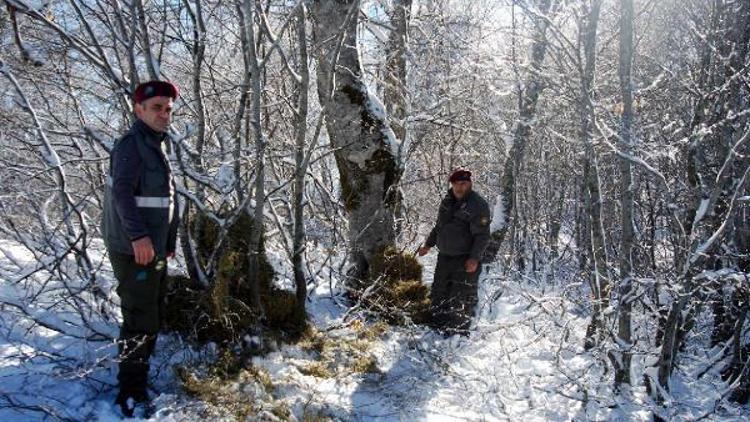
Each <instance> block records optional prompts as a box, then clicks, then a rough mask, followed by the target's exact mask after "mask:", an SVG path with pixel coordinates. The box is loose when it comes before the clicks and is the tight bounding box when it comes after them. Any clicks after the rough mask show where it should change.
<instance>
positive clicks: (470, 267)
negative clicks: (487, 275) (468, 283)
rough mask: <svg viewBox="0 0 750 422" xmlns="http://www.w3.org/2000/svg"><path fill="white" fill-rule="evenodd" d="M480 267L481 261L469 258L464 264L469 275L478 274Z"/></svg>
mask: <svg viewBox="0 0 750 422" xmlns="http://www.w3.org/2000/svg"><path fill="white" fill-rule="evenodd" d="M478 266H479V261H478V260H476V259H474V258H469V259H467V260H466V262H465V263H464V268H466V272H467V273H473V272H476V270H477V267H478Z"/></svg>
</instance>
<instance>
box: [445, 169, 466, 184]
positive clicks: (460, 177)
mask: <svg viewBox="0 0 750 422" xmlns="http://www.w3.org/2000/svg"><path fill="white" fill-rule="evenodd" d="M448 181H449V182H451V183H454V182H471V172H470V171H469V170H464V169H458V170H454V171H453V173H451V177H450V178H449V179H448Z"/></svg>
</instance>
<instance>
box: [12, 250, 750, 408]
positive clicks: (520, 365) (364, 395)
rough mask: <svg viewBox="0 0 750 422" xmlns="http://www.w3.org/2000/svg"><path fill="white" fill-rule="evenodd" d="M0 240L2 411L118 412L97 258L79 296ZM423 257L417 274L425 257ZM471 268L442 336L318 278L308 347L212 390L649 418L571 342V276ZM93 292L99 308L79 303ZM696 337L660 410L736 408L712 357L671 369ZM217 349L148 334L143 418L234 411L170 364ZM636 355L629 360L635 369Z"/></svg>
mask: <svg viewBox="0 0 750 422" xmlns="http://www.w3.org/2000/svg"><path fill="white" fill-rule="evenodd" d="M0 249H2V251H4V254H0V302H2V305H0V421H16V420H18V421H27V420H45V419H46V420H56V419H61V420H100V421H111V420H119V419H120V418H119V416H118V413H117V411H116V409H115V408H114V407H113V406H112V402H113V400H114V396H115V394H116V388H115V387H116V378H115V376H116V363H115V362H114V357H115V354H116V346H115V345H114V342H113V340H112V338H113V337H114V336H116V333H117V323H116V321H117V318H119V313H118V310H117V300H118V299H117V297H116V295H114V294H113V293H112V288H113V286H114V282H113V280H112V276H111V271H110V270H109V267H108V263H107V262H106V260H105V262H104V263H103V266H102V269H101V271H100V282H101V285H102V286H103V287H104V290H105V292H104V295H101V296H95V295H90V296H88V295H87V294H80V295H77V296H79V297H82V298H88V299H87V300H84V301H83V302H82V303H77V302H76V301H74V300H71V299H70V297H71V296H70V295H69V293H70V292H71V289H76V288H83V287H85V285H84V284H81V285H80V286H73V285H70V284H71V283H68V284H69V285H67V286H64V285H62V284H63V283H61V282H60V280H59V279H56V278H55V275H54V274H55V272H54V271H52V272H51V273H50V272H49V271H46V270H45V271H39V272H37V273H35V275H34V276H33V277H32V278H31V279H30V280H27V281H23V282H16V280H17V277H18V274H19V268H24V269H25V270H28V269H29V268H31V266H33V265H34V259H33V256H31V255H30V254H29V253H28V252H27V251H25V250H24V249H23V248H21V247H20V246H18V245H14V244H10V243H8V242H0ZM95 258H96V259H98V260H101V257H100V256H97V257H95ZM424 263H425V266H426V268H425V279H426V280H425V281H426V282H428V283H429V282H430V281H431V273H432V268H433V266H434V257H432V256H428V257H426V258H425V259H424ZM282 274H283V272H282ZM482 279H483V282H482V287H481V292H480V305H479V309H478V316H477V318H476V324H475V327H474V330H473V331H472V333H471V336H470V337H469V338H466V339H462V338H459V337H453V338H449V339H443V338H442V337H441V336H438V335H436V334H435V333H433V332H431V331H430V330H428V329H426V328H423V327H418V326H406V327H389V328H387V329H383V327H380V328H381V329H380V330H375V329H373V327H372V326H370V325H369V323H365V324H363V323H361V322H358V321H357V320H356V318H351V315H349V316H348V319H346V320H344V319H343V318H344V315H345V314H346V309H345V308H343V307H342V306H340V305H338V304H337V303H336V301H335V300H334V298H332V297H331V295H330V292H329V290H328V285H327V283H321V285H320V286H319V287H318V288H317V290H316V291H314V292H313V294H312V298H311V302H310V303H309V311H310V313H311V316H312V319H313V322H314V323H315V325H316V326H317V327H318V330H319V340H320V344H319V345H318V346H319V347H317V349H316V346H312V347H310V345H307V346H306V345H304V344H297V345H283V346H281V347H279V348H278V349H277V350H276V351H274V352H272V353H270V354H268V355H266V356H263V357H255V358H253V359H252V362H253V366H254V367H256V368H259V370H261V371H262V372H263V373H264V374H267V376H268V377H269V381H270V384H272V385H273V388H271V389H265V390H264V387H263V386H262V385H260V384H259V383H258V382H257V380H254V379H252V378H247V377H245V378H243V377H240V378H239V379H238V380H237V381H234V382H233V384H234V385H227V386H226V390H222V391H226V392H227V394H228V395H234V396H235V397H247V400H250V401H252V400H267V401H269V403H271V402H273V406H277V407H279V406H280V407H283V408H286V409H288V411H289V412H288V413H287V414H286V416H281V417H279V416H278V412H277V413H276V416H274V412H271V411H270V410H269V411H264V412H261V413H260V414H259V415H256V416H252V417H250V419H251V420H273V419H274V418H279V419H293V420H329V419H333V420H362V421H370V420H405V421H413V420H430V421H433V420H434V421H459V420H472V421H473V420H513V421H515V420H524V421H547V420H551V421H569V420H628V421H630V420H633V421H639V420H643V421H646V420H651V407H652V406H654V404H653V403H652V402H651V401H650V399H649V398H648V396H647V395H646V393H645V389H644V388H643V386H642V382H640V381H639V382H638V386H636V387H633V388H632V389H631V390H629V391H625V392H623V393H622V394H620V395H613V393H612V389H611V385H610V384H611V378H612V374H611V373H609V372H607V371H606V365H605V361H604V359H605V358H604V357H603V353H601V352H596V351H595V352H584V351H583V348H582V345H583V335H584V333H585V330H586V325H587V316H586V312H585V309H582V307H581V305H578V304H577V303H585V300H583V295H584V293H583V290H582V289H581V286H580V284H575V283H568V284H565V283H563V282H555V283H552V284H550V283H549V282H547V283H538V282H533V281H529V282H517V281H512V280H510V279H509V278H508V277H506V276H503V275H502V274H501V273H500V271H499V269H498V268H489V269H487V271H485V273H484V274H483V277H482ZM103 297H104V299H103ZM576 298H577V299H579V300H575V299H576ZM91 304H95V305H96V306H95V307H94V308H95V309H97V310H101V311H103V312H90V313H87V312H85V310H86V309H88V308H87V307H88V306H90V305H91ZM76 309H78V310H84V312H73V311H74V310H76ZM102 313H104V314H109V315H110V318H109V320H108V319H107V318H103V317H100V316H99V315H100V314H102ZM81 315H83V317H82V316H81ZM87 315H88V316H90V318H87ZM32 320H34V321H36V323H32ZM87 339H88V340H87ZM696 341H698V340H696ZM699 346H700V345H699V344H698V345H694V347H693V349H694V350H697V352H691V353H692V354H691V356H692V357H691V358H690V359H685V363H684V365H683V366H682V367H681V369H680V370H679V371H678V373H677V375H676V376H675V380H674V388H673V394H674V396H673V401H672V402H671V403H670V404H671V406H670V407H668V408H666V409H661V413H662V415H664V416H666V417H667V419H671V420H695V419H699V418H703V419H704V420H748V418H749V417H750V409H747V408H746V407H738V406H733V405H730V404H727V403H726V402H725V401H724V400H722V399H721V395H722V391H723V390H722V386H721V383H720V381H717V379H718V375H717V374H716V373H714V372H715V371H714V372H711V371H708V373H707V375H705V376H704V377H702V378H700V379H699V381H698V382H693V383H691V384H687V383H684V382H682V381H681V379H682V378H681V375H680V374H681V373H683V374H684V373H690V374H694V373H695V371H698V370H700V368H704V367H705V366H706V365H705V362H706V361H707V360H709V359H710V356H711V351H708V350H704V351H703V355H700V353H701V352H700V350H701V348H700V347H699ZM215 353H216V350H215V349H214V348H212V347H194V346H190V345H189V344H186V343H184V342H182V341H181V340H180V339H179V338H178V337H176V336H172V335H162V336H160V339H159V343H158V346H157V355H156V356H155V358H154V359H153V360H152V363H153V364H152V374H151V381H152V385H153V387H154V393H155V396H156V398H155V401H154V404H155V408H156V412H155V413H154V414H153V415H152V416H151V418H150V420H159V421H182V420H197V419H198V418H202V419H207V420H215V419H224V420H230V419H232V413H231V412H225V411H222V408H221V407H222V406H221V405H217V404H216V403H213V404H211V403H207V402H203V401H201V400H198V399H196V398H193V397H191V396H189V395H187V394H185V393H184V391H183V390H182V388H181V386H180V381H179V379H178V377H177V375H176V373H175V370H174V369H175V368H176V367H177V366H180V365H182V366H184V365H190V364H197V363H200V362H206V361H210V360H211V359H212V358H213V357H215ZM642 361H643V359H642V358H641V359H638V358H636V359H635V360H634V365H635V367H636V368H635V371H639V370H640V368H639V367H638V365H639V364H640V365H642ZM362 362H365V364H364V365H363V364H362ZM639 373H640V372H639ZM685 378H686V379H696V377H695V376H693V375H691V376H690V377H685ZM269 409H270V408H269ZM316 418H318V419H316Z"/></svg>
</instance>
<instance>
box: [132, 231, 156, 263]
mask: <svg viewBox="0 0 750 422" xmlns="http://www.w3.org/2000/svg"><path fill="white" fill-rule="evenodd" d="M132 245H133V254H134V255H135V263H136V264H138V265H148V264H150V263H151V261H153V260H154V256H156V252H154V245H153V244H152V243H151V238H150V237H148V236H146V237H142V238H140V239H138V240H136V241H134V242H132Z"/></svg>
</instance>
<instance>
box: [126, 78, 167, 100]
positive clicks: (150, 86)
mask: <svg viewBox="0 0 750 422" xmlns="http://www.w3.org/2000/svg"><path fill="white" fill-rule="evenodd" d="M177 95H178V91H177V87H176V86H175V85H174V84H173V83H171V82H165V81H149V82H144V83H142V84H140V85H138V87H137V88H136V89H135V93H133V101H135V102H136V103H142V102H144V101H146V100H148V99H149V98H153V97H170V98H172V99H175V98H177Z"/></svg>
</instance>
